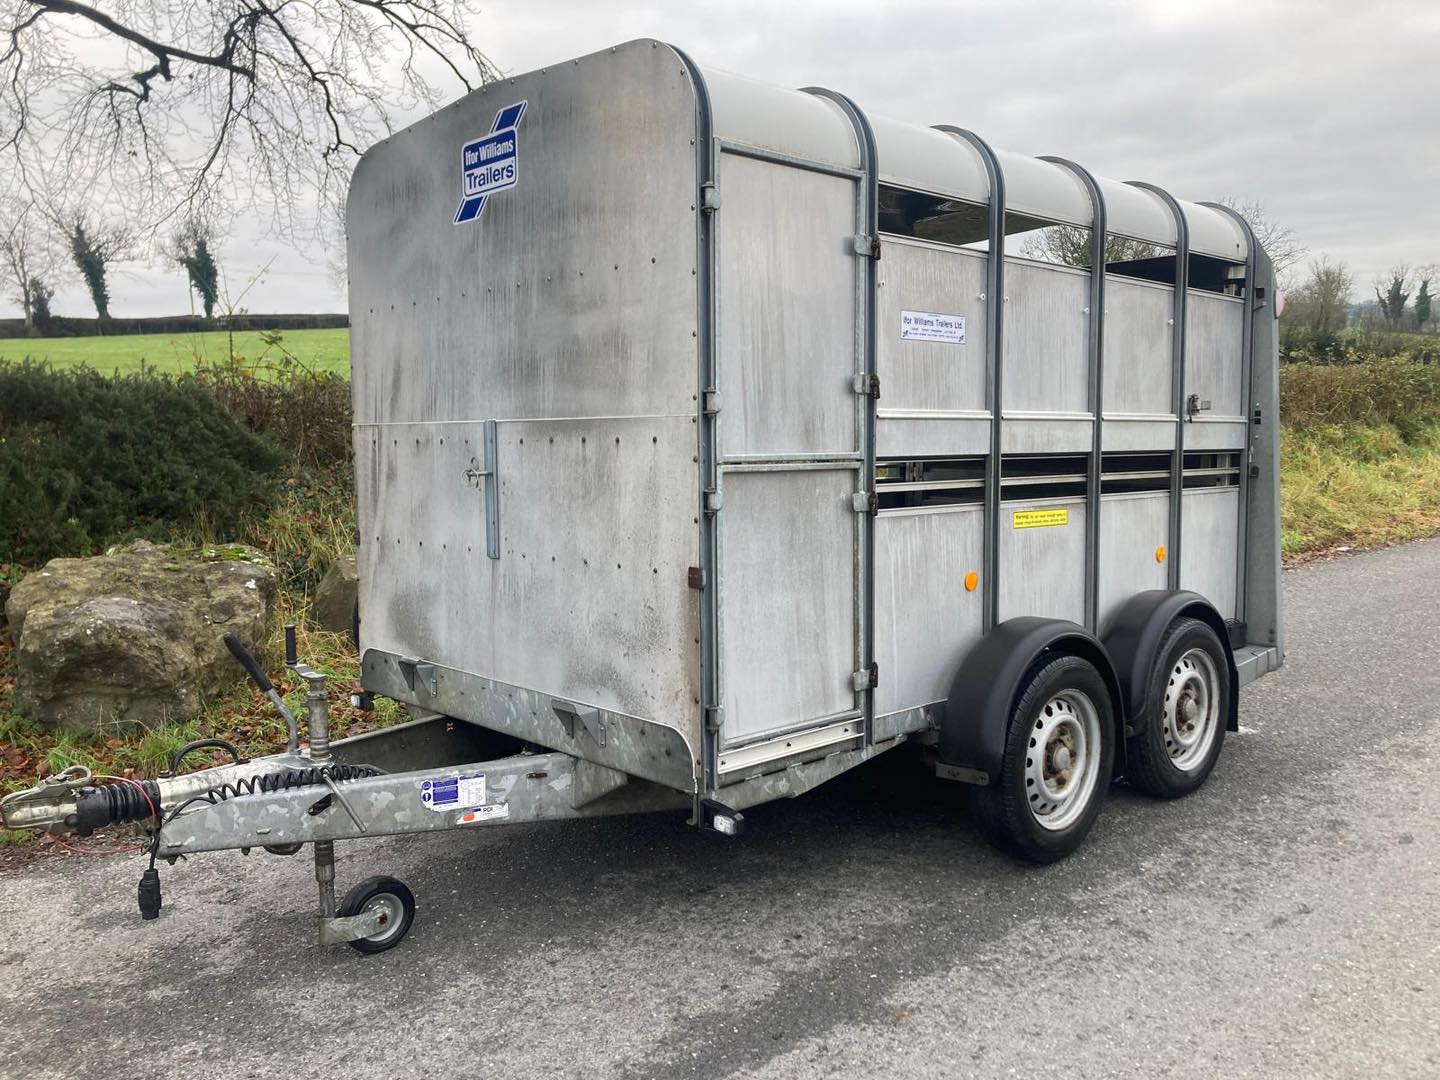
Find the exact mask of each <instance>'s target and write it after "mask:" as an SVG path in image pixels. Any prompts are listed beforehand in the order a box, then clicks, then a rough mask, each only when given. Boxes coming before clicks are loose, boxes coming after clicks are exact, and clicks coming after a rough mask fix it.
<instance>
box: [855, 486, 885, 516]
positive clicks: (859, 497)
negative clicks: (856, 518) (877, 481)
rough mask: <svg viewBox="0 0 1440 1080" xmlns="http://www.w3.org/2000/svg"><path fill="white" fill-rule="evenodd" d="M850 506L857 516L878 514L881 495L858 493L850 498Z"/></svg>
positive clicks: (866, 492) (876, 492)
mask: <svg viewBox="0 0 1440 1080" xmlns="http://www.w3.org/2000/svg"><path fill="white" fill-rule="evenodd" d="M850 505H851V506H852V507H853V508H854V510H855V512H856V513H857V514H878V513H879V512H880V493H879V492H878V491H857V492H855V494H854V495H852V496H851V498H850Z"/></svg>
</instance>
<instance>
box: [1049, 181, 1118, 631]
mask: <svg viewBox="0 0 1440 1080" xmlns="http://www.w3.org/2000/svg"><path fill="white" fill-rule="evenodd" d="M1040 160H1041V161H1048V162H1049V163H1050V164H1052V165H1058V166H1059V167H1060V168H1062V169H1068V170H1069V171H1070V172H1071V173H1073V174H1074V175H1075V177H1076V178H1077V179H1078V180H1079V181H1080V183H1081V184H1082V185H1084V187H1085V191H1086V193H1087V194H1088V195H1089V196H1090V211H1091V219H1090V307H1089V309H1088V310H1087V311H1086V314H1088V315H1089V316H1090V326H1089V349H1090V412H1091V415H1092V417H1093V419H1092V421H1091V423H1092V425H1093V426H1092V430H1091V435H1092V437H1093V438H1092V442H1091V447H1090V461H1089V468H1088V469H1087V470H1086V472H1087V476H1086V486H1085V531H1086V534H1087V535H1086V545H1085V547H1086V556H1085V625H1086V626H1087V627H1089V628H1090V629H1091V630H1094V629H1095V628H1096V627H1097V626H1098V625H1099V622H1100V473H1101V457H1102V455H1103V453H1104V446H1105V444H1104V440H1103V434H1104V433H1103V430H1102V427H1103V425H1104V410H1103V408H1102V405H1103V401H1102V398H1103V396H1104V392H1105V375H1104V364H1105V242H1106V240H1107V239H1108V238H1109V233H1108V231H1107V227H1106V215H1105V193H1104V192H1103V191H1101V190H1100V182H1099V181H1098V180H1096V179H1095V177H1094V175H1093V174H1092V173H1091V172H1090V170H1089V169H1087V168H1085V167H1084V166H1083V165H1078V164H1076V163H1075V162H1073V161H1071V160H1070V159H1069V158H1063V157H1042V158H1041V159H1040Z"/></svg>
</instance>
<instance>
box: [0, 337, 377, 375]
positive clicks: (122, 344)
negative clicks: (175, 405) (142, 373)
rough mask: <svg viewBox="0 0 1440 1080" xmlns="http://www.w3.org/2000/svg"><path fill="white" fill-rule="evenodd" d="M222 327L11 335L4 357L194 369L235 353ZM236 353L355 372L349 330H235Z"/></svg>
mask: <svg viewBox="0 0 1440 1080" xmlns="http://www.w3.org/2000/svg"><path fill="white" fill-rule="evenodd" d="M231 349H232V341H231V335H230V334H228V333H226V332H225V331H223V330H211V331H206V332H204V333H197V334H188V333H182V334H112V335H106V336H101V337H63V338H11V339H7V340H3V341H0V359H5V360H13V361H17V362H18V361H20V360H23V359H25V358H26V357H29V358H30V359H32V360H47V361H49V362H50V363H51V364H52V365H54V366H55V367H57V368H67V367H80V366H81V365H84V366H86V367H91V368H94V369H95V370H96V371H98V372H100V373H101V374H102V375H109V374H112V373H118V374H121V375H128V374H130V373H132V372H135V371H139V370H140V368H141V367H142V366H149V367H154V368H156V369H158V370H160V371H165V372H172V373H174V372H182V371H192V370H194V369H195V367H196V366H197V365H200V364H217V363H223V362H224V361H226V360H227V359H229V357H230V355H231ZM233 349H234V354H235V355H236V356H243V357H245V358H246V360H247V362H248V363H250V364H253V365H256V366H257V367H259V368H261V369H263V368H264V367H265V366H266V365H267V364H273V365H277V366H278V365H281V364H283V363H284V362H285V361H286V360H287V358H293V360H294V362H295V363H297V364H299V366H301V367H303V368H307V369H309V370H312V371H324V372H332V373H335V374H338V375H343V376H344V377H345V378H347V379H348V378H349V377H350V331H349V330H343V329H341V330H280V331H259V330H244V331H236V333H235V334H234V341H233Z"/></svg>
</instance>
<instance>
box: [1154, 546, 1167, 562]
mask: <svg viewBox="0 0 1440 1080" xmlns="http://www.w3.org/2000/svg"><path fill="white" fill-rule="evenodd" d="M1155 561H1156V562H1164V561H1165V545H1164V544H1161V545H1160V546H1159V547H1157V548H1156V549H1155Z"/></svg>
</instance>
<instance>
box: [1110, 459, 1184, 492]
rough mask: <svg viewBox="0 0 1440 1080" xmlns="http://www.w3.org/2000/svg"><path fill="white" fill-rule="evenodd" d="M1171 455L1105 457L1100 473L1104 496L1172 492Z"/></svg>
mask: <svg viewBox="0 0 1440 1080" xmlns="http://www.w3.org/2000/svg"><path fill="white" fill-rule="evenodd" d="M1170 457H1171V455H1169V454H1106V455H1105V457H1104V458H1103V459H1102V462H1103V471H1102V472H1101V474H1100V493H1101V494H1102V495H1132V494H1136V493H1139V492H1158V491H1169V490H1170Z"/></svg>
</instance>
